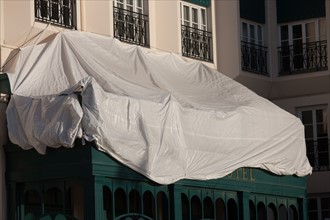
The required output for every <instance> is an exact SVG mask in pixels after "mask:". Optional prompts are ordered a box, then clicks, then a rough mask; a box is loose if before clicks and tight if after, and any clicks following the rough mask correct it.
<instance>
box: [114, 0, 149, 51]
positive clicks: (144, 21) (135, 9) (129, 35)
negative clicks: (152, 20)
mask: <svg viewBox="0 0 330 220" xmlns="http://www.w3.org/2000/svg"><path fill="white" fill-rule="evenodd" d="M145 8H146V2H145V1H143V0H116V1H114V10H113V18H114V19H113V21H114V37H115V38H118V39H119V40H121V41H124V42H127V43H132V44H137V45H140V46H145V47H147V46H149V29H148V28H149V18H148V15H146V14H145V11H146V9H145Z"/></svg>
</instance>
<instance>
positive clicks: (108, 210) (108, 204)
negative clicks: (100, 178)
mask: <svg viewBox="0 0 330 220" xmlns="http://www.w3.org/2000/svg"><path fill="white" fill-rule="evenodd" d="M103 211H104V213H105V215H106V217H107V219H112V215H113V213H112V193H111V190H110V188H109V187H108V186H103Z"/></svg>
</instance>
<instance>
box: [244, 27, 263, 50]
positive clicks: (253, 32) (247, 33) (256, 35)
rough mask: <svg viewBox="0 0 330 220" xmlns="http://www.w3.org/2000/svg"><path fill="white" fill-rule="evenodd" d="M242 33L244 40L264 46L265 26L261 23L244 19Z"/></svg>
mask: <svg viewBox="0 0 330 220" xmlns="http://www.w3.org/2000/svg"><path fill="white" fill-rule="evenodd" d="M241 33H242V34H241V40H242V41H244V42H248V43H251V44H256V45H259V46H263V44H264V43H263V27H262V25H261V24H257V23H251V22H247V21H243V22H242V27H241Z"/></svg>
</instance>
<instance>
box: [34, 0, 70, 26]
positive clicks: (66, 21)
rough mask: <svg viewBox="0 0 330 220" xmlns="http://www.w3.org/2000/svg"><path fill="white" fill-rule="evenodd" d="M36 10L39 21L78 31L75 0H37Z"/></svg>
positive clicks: (35, 2) (36, 17) (35, 3)
mask: <svg viewBox="0 0 330 220" xmlns="http://www.w3.org/2000/svg"><path fill="white" fill-rule="evenodd" d="M34 9H35V10H34V13H35V19H36V20H37V21H41V22H46V23H52V24H53V25H57V26H61V27H64V28H70V29H76V1H75V0H35V1H34Z"/></svg>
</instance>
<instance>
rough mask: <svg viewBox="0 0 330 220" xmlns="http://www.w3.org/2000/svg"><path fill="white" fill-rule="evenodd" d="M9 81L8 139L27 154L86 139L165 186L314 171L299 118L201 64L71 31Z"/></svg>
mask: <svg viewBox="0 0 330 220" xmlns="http://www.w3.org/2000/svg"><path fill="white" fill-rule="evenodd" d="M8 76H9V79H10V83H11V89H12V93H13V95H12V97H11V100H10V103H9V106H8V108H7V120H8V132H9V137H10V140H11V141H12V142H13V143H15V144H17V145H19V146H21V147H22V148H23V149H30V148H35V149H36V150H37V151H38V152H39V153H42V154H44V153H46V147H47V146H48V147H60V146H65V147H73V143H74V140H75V139H76V138H78V137H79V138H84V139H86V140H87V141H95V143H96V145H97V147H98V148H99V149H100V150H102V151H105V152H106V153H108V154H110V155H111V156H112V157H114V158H116V159H117V160H118V161H120V162H122V163H124V164H125V165H127V166H128V167H130V168H132V169H134V170H135V171H137V172H139V173H141V174H143V175H145V176H146V177H148V178H150V179H152V180H153V181H156V182H158V183H161V184H170V183H173V182H175V181H177V180H180V179H183V178H187V179H201V180H204V179H213V178H220V177H223V176H225V175H227V174H229V173H231V172H232V171H234V170H235V169H237V168H239V167H259V168H262V169H266V170H268V171H271V172H273V173H275V174H280V175H292V174H295V175H298V176H304V175H307V174H309V173H311V171H312V168H311V167H310V165H309V162H308V160H307V157H306V150H305V149H306V147H305V140H304V127H303V125H302V124H301V122H300V120H299V119H298V118H296V117H295V116H293V115H291V114H289V113H287V112H285V111H284V110H282V109H280V108H279V107H277V106H275V105H274V104H272V103H271V102H269V101H267V100H266V99H264V98H262V97H259V96H258V95H256V94H255V93H254V92H252V91H250V90H249V89H247V88H246V87H244V86H242V85H240V84H239V83H237V82H235V81H234V80H232V79H230V78H228V77H226V76H224V75H222V74H221V73H219V72H217V71H216V70H213V69H210V68H208V67H207V66H205V65H203V64H202V63H201V62H197V61H196V62H187V61H184V60H182V59H181V58H180V57H178V56H176V55H173V54H169V53H159V52H152V51H150V50H149V49H146V48H141V47H138V46H133V45H127V44H123V43H121V42H119V41H118V40H116V39H113V38H109V37H104V36H99V35H96V34H91V33H84V32H76V31H68V32H62V33H59V34H58V35H57V36H56V37H55V38H54V39H53V40H52V41H50V42H48V43H46V44H40V45H35V46H30V47H26V48H23V49H22V50H21V51H20V53H19V56H18V59H17V63H16V68H15V71H14V72H13V73H8ZM80 95H81V103H80V102H79V100H78V96H80Z"/></svg>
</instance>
